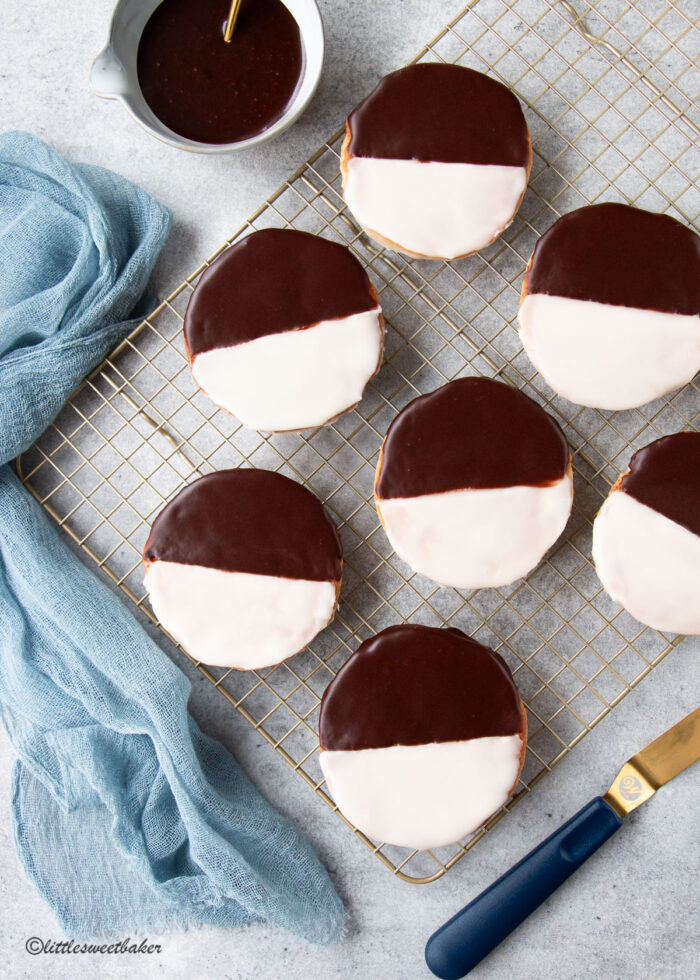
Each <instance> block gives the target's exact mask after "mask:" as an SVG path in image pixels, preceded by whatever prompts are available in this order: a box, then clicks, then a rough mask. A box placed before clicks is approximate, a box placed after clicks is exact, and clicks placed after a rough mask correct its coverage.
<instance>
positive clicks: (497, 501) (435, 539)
mask: <svg viewBox="0 0 700 980" xmlns="http://www.w3.org/2000/svg"><path fill="white" fill-rule="evenodd" d="M572 501H573V483H572V478H571V472H570V470H567V472H566V474H565V475H564V476H563V477H562V478H561V479H560V480H558V481H557V482H556V483H554V484H552V485H551V486H548V487H528V486H512V487H499V488H498V489H495V490H449V491H447V492H446V493H433V494H423V495H422V496H419V497H393V498H390V499H388V500H382V501H381V502H378V503H377V508H378V510H379V515H380V517H381V520H382V524H383V525H384V530H385V531H386V534H387V537H388V538H389V541H390V542H391V544H392V546H393V548H394V549H395V551H396V553H397V555H399V557H401V558H403V560H404V561H406V562H408V564H409V565H410V566H411V568H412V569H414V571H416V572H419V573H421V574H422V575H427V576H428V578H431V579H433V580H434V581H435V582H439V583H440V584H441V585H451V586H453V587H455V588H458V589H486V588H491V587H497V586H499V585H504V584H507V583H509V582H515V581H516V580H517V579H519V578H522V577H523V576H524V575H527V573H528V572H529V571H530V570H531V569H532V568H534V567H535V566H536V565H537V564H538V563H539V562H540V560H541V559H542V557H543V555H544V554H545V552H546V551H547V550H548V549H549V548H550V547H551V546H552V544H553V543H554V542H555V541H556V540H557V538H558V537H559V535H560V534H561V533H562V532H563V530H564V528H565V527H566V522H567V521H568V519H569V514H570V513H571V505H572Z"/></svg>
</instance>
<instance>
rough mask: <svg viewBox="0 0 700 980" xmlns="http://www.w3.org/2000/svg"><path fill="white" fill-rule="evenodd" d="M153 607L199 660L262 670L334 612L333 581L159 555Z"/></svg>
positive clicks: (151, 581)
mask: <svg viewBox="0 0 700 980" xmlns="http://www.w3.org/2000/svg"><path fill="white" fill-rule="evenodd" d="M144 582H145V585H146V588H147V589H148V591H149V594H150V597H151V605H152V606H153V611H154V613H155V614H156V616H157V617H158V619H159V620H160V621H161V623H167V624H168V627H167V628H168V632H169V633H171V634H172V636H173V637H174V638H175V640H177V642H178V643H180V644H182V646H183V647H184V648H185V650H188V651H196V657H197V659H198V660H201V661H203V662H204V663H206V664H210V665H212V666H217V667H230V666H234V664H233V663H232V660H233V659H235V666H236V667H237V668H238V669H239V670H258V669H259V668H261V667H269V666H270V665H271V664H277V663H280V662H281V661H282V660H286V658H287V657H291V656H292V655H293V654H295V653H297V652H298V651H299V650H303V649H304V647H305V646H306V645H307V644H308V643H310V642H311V640H313V638H314V637H315V636H316V635H317V633H320V632H321V630H322V629H323V628H324V627H325V626H326V625H327V624H328V623H329V622H330V620H331V619H332V618H333V613H334V612H335V605H336V586H335V584H334V583H333V582H313V581H305V580H303V579H291V578H280V577H279V576H274V575H250V574H248V573H246V572H223V571H219V570H218V569H216V568H203V567H202V566H201V565H182V564H179V563H178V562H169V561H156V562H154V563H153V564H152V565H150V566H149V567H148V569H147V570H146V575H145V577H144Z"/></svg>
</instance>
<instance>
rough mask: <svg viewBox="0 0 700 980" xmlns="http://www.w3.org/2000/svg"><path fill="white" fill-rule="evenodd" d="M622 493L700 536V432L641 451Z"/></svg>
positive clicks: (667, 438) (681, 434)
mask: <svg viewBox="0 0 700 980" xmlns="http://www.w3.org/2000/svg"><path fill="white" fill-rule="evenodd" d="M620 489H621V490H624V492H625V493H628V494H629V495H630V497H634V499H635V500H638V501H639V503H640V504H645V505H646V506H647V507H651V508H652V509H653V510H655V511H657V512H658V513H659V514H663V516H664V517H668V518H669V520H671V521H675V523H676V524H680V525H681V526H682V527H684V528H686V529H687V530H688V531H691V532H692V533H693V534H700V432H677V433H675V434H674V435H672V436H664V437H663V438H662V439H657V440H656V441H655V442H652V443H650V444H649V445H648V446H645V447H644V448H643V449H639V450H638V451H637V452H636V453H635V454H634V456H633V457H632V459H631V460H630V465H629V473H625V475H624V476H623V477H622V481H621V483H620ZM698 601H699V602H700V597H698Z"/></svg>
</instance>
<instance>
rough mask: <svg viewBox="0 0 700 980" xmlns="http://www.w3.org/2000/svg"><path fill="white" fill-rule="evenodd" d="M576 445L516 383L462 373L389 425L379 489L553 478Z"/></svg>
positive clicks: (407, 493) (398, 492)
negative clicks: (508, 383)
mask: <svg viewBox="0 0 700 980" xmlns="http://www.w3.org/2000/svg"><path fill="white" fill-rule="evenodd" d="M568 462H569V447H568V445H567V442H566V438H565V436H564V433H563V432H562V430H561V428H560V427H559V424H558V423H557V422H556V421H555V419H553V418H552V416H551V415H549V414H548V413H547V412H545V410H544V409H543V408H540V406H539V405H538V404H537V403H536V402H534V401H532V399H531V398H528V396H527V395H524V394H523V393H522V392H521V391H518V390H517V389H516V388H511V386H510V385H506V384H503V383H502V382H500V381H493V380H491V379H490V378H460V379H458V380H457V381H450V382H449V383H448V384H446V385H443V386H442V387H441V388H438V389H437V390H436V391H433V392H431V393H430V394H429V395H420V396H419V397H418V398H416V399H414V400H413V401H412V402H410V403H409V404H408V405H407V406H406V407H405V408H404V409H403V410H402V411H401V412H399V414H398V415H397V416H396V418H395V419H394V421H393V422H392V423H391V425H390V426H389V429H388V431H387V434H386V439H385V440H384V447H383V451H382V456H381V460H380V464H379V474H378V479H377V484H376V495H377V497H378V498H379V499H387V498H389V497H417V496H420V495H421V494H426V493H442V492H444V491H447V490H469V489H473V490H476V489H495V488H497V487H512V486H538V487H539V486H549V485H551V484H553V483H556V482H557V481H558V480H561V479H562V477H563V476H564V475H565V473H566V470H567V466H568Z"/></svg>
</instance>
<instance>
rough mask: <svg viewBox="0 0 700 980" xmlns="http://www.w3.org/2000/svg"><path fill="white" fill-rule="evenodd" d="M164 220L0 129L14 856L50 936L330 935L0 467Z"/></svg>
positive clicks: (160, 674) (238, 792) (338, 914)
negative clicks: (51, 927)
mask: <svg viewBox="0 0 700 980" xmlns="http://www.w3.org/2000/svg"><path fill="white" fill-rule="evenodd" d="M169 227H170V215H169V213H168V211H167V210H166V209H165V208H163V207H162V206H161V205H160V204H158V202H157V201H155V200H153V198H151V197H150V196H149V195H148V194H146V193H145V192H144V191H142V190H141V189H140V188H138V187H136V186H135V185H134V184H131V183H130V182H129V181H127V180H125V179H124V178H122V177H119V176H118V175H116V174H113V173H111V172H110V171H107V170H104V169H102V168H100V167H93V166H87V165H85V164H70V163H68V162H67V161H66V160H64V159H63V158H62V157H60V156H59V155H58V154H57V153H56V152H55V151H54V150H52V149H51V148H50V147H49V146H47V145H46V144H45V143H42V142H41V141H40V140H38V139H37V138H35V137H33V136H30V135H29V134H26V133H5V134H2V135H0V463H4V464H6V465H3V466H0V720H1V721H2V724H3V725H4V728H5V730H6V732H7V734H8V736H9V739H10V741H11V743H12V745H13V747H14V749H15V751H16V753H17V755H18V761H17V762H16V764H15V767H14V771H13V778H12V797H11V808H12V821H13V832H14V837H15V842H16V846H17V853H18V855H19V858H20V861H21V863H22V865H23V867H24V869H25V871H26V874H27V876H28V877H29V879H30V880H31V881H32V882H33V884H34V885H35V887H36V888H37V890H38V891H39V893H40V895H41V896H42V897H43V898H44V899H45V900H46V901H47V902H48V904H49V905H50V907H51V909H52V910H53V912H54V914H55V915H56V917H57V919H58V921H59V923H60V925H61V926H62V928H63V929H64V931H65V932H66V933H67V934H68V935H69V936H70V937H73V938H76V939H92V938H99V937H120V936H124V935H126V934H129V933H130V932H132V933H143V932H145V931H159V932H163V931H167V930H170V929H178V928H187V927H188V926H198V925H204V924H210V925H217V926H233V925H244V924H249V923H264V922H265V923H268V924H270V925H274V926H283V927H285V928H287V929H289V930H291V931H292V932H295V933H297V934H298V935H300V936H303V937H305V938H306V939H308V940H310V941H312V942H318V943H328V942H332V941H334V940H335V939H337V938H339V937H340V936H341V935H342V934H343V930H344V913H343V908H342V904H341V902H340V900H339V898H338V896H337V894H336V893H335V890H334V888H333V886H332V884H331V882H330V879H329V878H328V875H327V873H326V871H325V869H324V868H323V866H322V865H321V863H320V862H319V860H318V858H317V857H316V855H315V854H314V852H313V850H312V848H311V847H310V845H309V844H308V842H307V841H306V840H305V839H304V837H303V836H302V835H301V834H300V833H299V832H298V831H297V830H296V829H295V828H294V827H293V826H292V825H291V824H290V823H289V822H288V821H287V820H285V819H284V818H282V817H281V816H280V815H279V814H278V813H277V812H276V811H275V810H274V809H273V808H272V807H271V806H270V805H269V804H268V803H267V802H266V801H265V800H263V799H262V797H261V796H260V795H259V794H258V793H257V791H256V790H255V788H254V787H253V785H252V784H251V782H250V781H249V779H248V778H247V777H246V776H245V775H244V773H243V772H242V771H241V770H240V768H239V767H238V765H237V763H236V762H235V761H234V759H233V758H232V757H231V755H230V754H229V753H228V752H227V751H226V750H225V749H224V748H223V747H222V746H221V745H220V744H219V743H217V742H215V741H214V740H212V739H210V738H208V737H207V736H206V735H204V734H203V733H202V732H201V731H200V730H199V728H198V727H197V725H196V723H195V722H194V720H193V719H192V717H191V716H190V715H189V714H188V712H187V700H188V697H189V693H190V684H189V681H188V680H187V678H186V677H185V675H184V674H183V673H182V671H180V670H179V669H178V668H177V667H176V666H175V665H174V664H173V663H172V662H171V661H170V659H169V658H168V657H167V656H166V654H165V653H163V651H162V650H160V648H159V647H158V646H157V645H156V644H155V643H154V642H153V641H152V640H151V639H150V638H149V637H148V635H147V634H146V633H145V631H144V630H143V629H142V627H141V626H140V625H139V624H138V622H137V621H136V620H135V619H134V617H133V616H132V615H131V613H130V612H129V611H128V610H127V608H126V607H125V606H124V605H123V603H122V602H121V601H120V600H119V599H118V598H117V596H115V595H114V593H113V592H112V591H111V590H110V589H109V588H108V587H107V586H106V585H104V584H103V583H102V582H101V581H99V580H98V579H97V578H96V577H95V576H94V575H93V574H92V573H91V572H90V571H88V569H87V568H86V567H85V566H83V564H82V563H81V562H80V561H79V560H78V559H77V558H76V557H75V555H74V554H73V553H72V552H71V551H70V549H69V548H68V547H67V545H66V544H65V543H64V541H63V539H62V538H61V537H60V535H59V534H58V532H57V530H56V528H55V526H54V525H53V524H52V523H51V522H50V521H49V519H48V518H47V517H46V516H45V514H44V512H43V511H42V510H41V508H40V507H39V505H38V504H36V503H35V501H34V500H33V499H32V498H31V497H30V495H29V494H28V492H27V491H25V490H24V488H22V487H21V485H20V483H19V481H18V479H17V477H16V476H15V474H14V472H13V471H12V469H11V467H10V465H7V464H8V461H9V460H11V459H12V458H13V457H14V456H15V455H17V454H18V453H20V452H22V451H23V450H24V449H26V448H27V447H28V446H29V445H30V444H31V443H32V441H33V440H34V439H35V438H36V437H37V436H38V435H39V434H40V433H41V431H42V430H43V429H44V428H45V427H46V426H47V425H48V424H49V422H50V421H51V420H52V419H53V418H55V416H56V414H57V413H58V411H59V410H60V408H61V405H62V404H63V402H64V401H65V399H66V398H67V396H68V395H69V394H70V392H71V391H72V390H73V389H74V388H75V387H76V386H77V385H78V384H79V382H80V381H81V380H82V378H83V377H84V376H85V374H87V373H88V372H89V371H90V370H91V369H92V368H93V367H95V366H96V365H97V364H98V363H99V362H100V361H101V360H102V358H103V357H104V356H105V355H106V353H107V352H108V351H109V349H110V348H111V347H112V346H113V345H114V344H115V343H116V342H117V341H118V340H119V339H120V338H121V337H123V336H125V335H126V333H128V331H129V330H130V329H131V328H132V326H133V323H134V321H130V320H129V319H128V317H129V316H130V315H133V312H134V309H135V306H136V304H137V302H138V300H139V298H140V297H141V296H142V294H143V292H144V290H145V288H146V285H147V282H148V277H149V275H150V272H151V269H152V267H153V263H154V262H155V259H156V257H157V255H158V253H159V251H160V249H161V247H162V245H163V243H164V241H165V239H166V237H167V234H168V231H169Z"/></svg>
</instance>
